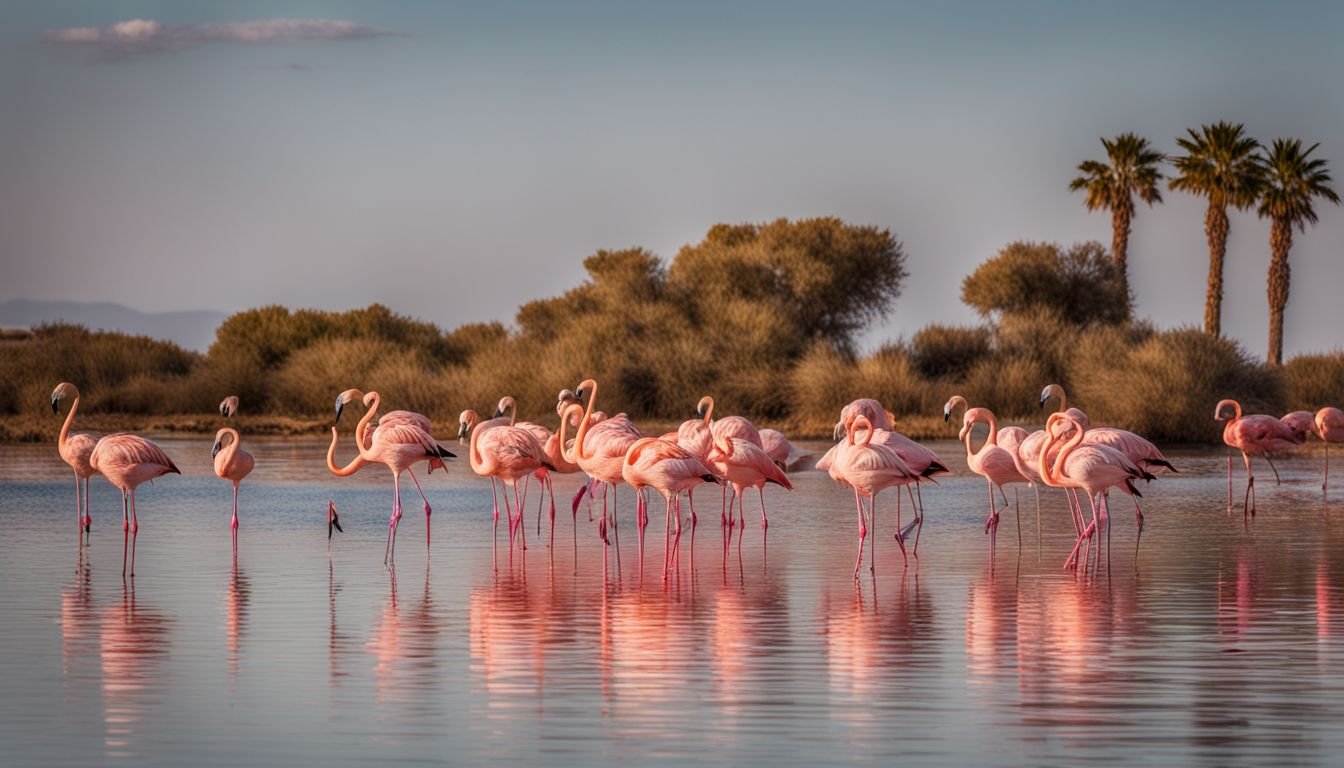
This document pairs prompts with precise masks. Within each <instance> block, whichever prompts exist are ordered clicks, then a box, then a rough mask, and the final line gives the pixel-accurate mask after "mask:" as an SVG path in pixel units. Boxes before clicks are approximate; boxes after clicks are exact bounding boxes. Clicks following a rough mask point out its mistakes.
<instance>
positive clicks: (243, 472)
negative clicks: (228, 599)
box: [210, 427, 255, 557]
mask: <svg viewBox="0 0 1344 768" xmlns="http://www.w3.org/2000/svg"><path fill="white" fill-rule="evenodd" d="M226 437H227V438H229V443H228V444H227V445H225V444H224V438H226ZM210 455H211V456H212V457H213V458H214V460H215V477H218V478H220V479H221V480H228V481H229V482H231V483H233V520H232V521H231V522H230V523H229V527H231V528H232V529H233V553H234V556H235V557H236V556H237V554H238V484H239V483H241V482H242V481H243V478H245V477H247V476H248V474H249V473H251V472H252V467H253V466H255V462H254V461H253V460H252V454H250V453H248V452H247V451H245V450H243V449H242V446H240V445H239V443H238V430H236V429H234V428H233V427H224V428H222V429H220V430H219V431H218V432H216V433H215V445H214V447H213V448H211V449H210Z"/></svg>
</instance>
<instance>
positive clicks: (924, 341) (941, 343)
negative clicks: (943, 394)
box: [910, 325, 992, 379]
mask: <svg viewBox="0 0 1344 768" xmlns="http://www.w3.org/2000/svg"><path fill="white" fill-rule="evenodd" d="M991 342H992V338H991V336H990V332H989V329H987V328H984V327H975V328H967V327H959V326H952V325H926V326H924V327H923V328H921V329H920V330H919V331H918V332H917V333H916V334H915V335H914V337H913V338H912V339H910V361H911V363H912V364H913V365H914V367H915V370H916V371H918V372H919V374H920V375H921V376H923V377H924V378H927V379H937V378H961V377H962V376H965V375H966V373H967V372H968V371H970V370H971V368H972V367H973V366H974V365H975V364H976V363H977V362H979V361H981V360H983V359H985V358H986V357H988V356H989V352H990V344H991Z"/></svg>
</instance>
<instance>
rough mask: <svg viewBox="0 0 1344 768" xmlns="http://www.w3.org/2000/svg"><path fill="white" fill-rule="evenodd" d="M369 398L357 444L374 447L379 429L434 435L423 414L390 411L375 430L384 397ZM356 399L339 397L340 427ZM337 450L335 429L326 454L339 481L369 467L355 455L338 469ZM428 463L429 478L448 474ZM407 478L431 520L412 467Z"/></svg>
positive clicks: (437, 463)
mask: <svg viewBox="0 0 1344 768" xmlns="http://www.w3.org/2000/svg"><path fill="white" fill-rule="evenodd" d="M369 394H370V395H371V396H372V398H373V402H372V405H371V406H370V408H369V412H368V414H366V415H368V416H369V419H365V420H361V421H360V424H363V425H364V426H363V428H361V429H357V430H356V431H355V442H356V443H357V444H361V445H363V446H364V447H365V448H370V447H372V446H373V436H374V433H376V432H377V431H378V429H377V428H378V427H383V426H387V427H394V426H398V425H402V424H406V425H410V426H412V427H415V428H416V429H419V430H421V431H423V432H424V433H425V434H427V435H431V436H432V435H433V434H434V429H433V427H432V426H431V425H430V421H429V417H428V416H425V415H424V414H420V413H416V412H415V411H388V412H387V413H385V414H383V415H382V416H380V417H378V424H377V425H376V426H375V425H374V424H373V423H372V417H373V415H374V414H376V413H377V412H378V406H379V405H380V404H381V403H382V396H381V395H379V394H378V393H377V392H370V393H369ZM357 399H359V400H363V399H365V395H364V393H363V392H361V391H359V390H358V389H347V390H345V391H344V392H342V393H341V394H339V395H337V396H336V422H337V423H340V420H341V413H343V412H344V410H345V406H346V405H348V404H349V403H351V402H353V401H355V400H357ZM235 400H236V398H235ZM234 407H235V408H236V407H237V403H236V402H235V403H234ZM220 412H221V413H223V404H222V403H221V404H220ZM335 447H336V435H335V430H334V429H333V430H332V444H331V447H330V448H328V450H327V469H328V470H329V471H330V472H331V473H332V474H334V475H336V476H338V477H349V476H350V475H352V474H354V473H355V472H358V471H359V470H360V469H362V468H363V467H364V465H365V464H368V463H369V462H367V461H365V460H364V459H363V458H362V457H361V456H360V455H359V454H356V455H355V457H354V458H353V459H351V460H350V463H349V464H347V465H345V466H344V467H340V468H338V467H337V466H336V463H335V451H334V449H335ZM425 459H426V460H427V461H428V462H429V474H431V475H432V474H434V469H435V468H436V467H437V468H439V469H442V470H443V471H445V472H447V471H448V468H447V467H446V466H444V463H443V458H442V457H440V456H426V457H425ZM406 474H408V475H410V476H411V482H412V483H414V484H415V490H417V491H419V493H420V498H421V500H422V501H424V503H425V517H426V518H428V517H429V515H430V513H431V512H432V511H433V510H432V509H431V508H430V506H429V497H427V496H425V491H424V489H423V488H421V487H420V480H419V479H418V478H417V477H416V476H415V469H414V468H413V467H407V468H406ZM426 535H428V528H426Z"/></svg>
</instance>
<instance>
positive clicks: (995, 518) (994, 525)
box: [985, 478, 999, 539]
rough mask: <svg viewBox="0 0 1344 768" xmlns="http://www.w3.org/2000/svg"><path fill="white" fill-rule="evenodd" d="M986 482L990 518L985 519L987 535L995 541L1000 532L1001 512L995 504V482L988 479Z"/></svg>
mask: <svg viewBox="0 0 1344 768" xmlns="http://www.w3.org/2000/svg"><path fill="white" fill-rule="evenodd" d="M985 482H986V483H987V484H988V485H989V516H988V517H986V518H985V533H988V534H990V538H991V539H993V538H994V534H995V533H997V532H998V530H999V510H998V508H997V507H996V506H995V504H994V481H993V480H990V479H988V478H986V479H985Z"/></svg>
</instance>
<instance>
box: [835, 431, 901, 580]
mask: <svg viewBox="0 0 1344 768" xmlns="http://www.w3.org/2000/svg"><path fill="white" fill-rule="evenodd" d="M851 416H852V417H851V418H849V419H848V422H849V423H848V424H847V425H846V428H845V439H844V441H842V442H841V443H839V444H838V445H837V446H836V447H835V449H834V450H835V453H834V454H832V455H831V459H830V461H829V462H828V472H830V474H831V477H832V479H835V480H836V481H837V482H840V483H842V484H844V485H848V486H849V487H851V488H853V489H854V506H855V507H856V514H857V515H858V521H859V551H858V556H857V557H856V558H855V560H854V578H856V579H857V578H858V577H859V570H860V568H861V567H862V566H863V540H864V538H865V537H866V536H867V535H868V527H869V524H870V523H871V525H872V527H873V534H874V535H873V556H872V558H871V561H870V563H869V570H870V571H872V572H876V560H877V535H876V534H877V494H879V493H881V492H882V491H883V490H884V489H886V488H890V487H892V486H899V485H906V484H909V483H914V482H918V480H919V477H920V476H919V474H918V473H916V472H915V471H914V470H912V469H911V468H910V466H909V465H907V464H906V463H905V461H904V460H903V459H902V458H901V457H900V454H898V453H897V452H896V451H895V449H893V448H892V447H891V446H888V445H883V444H881V443H874V442H873V436H874V434H875V432H876V430H875V429H874V427H873V424H872V422H871V421H869V419H868V417H867V416H864V415H861V414H854V413H851ZM860 431H861V432H862V433H863V441H862V442H858V440H857V438H856V435H857V434H858V433H859V432H860ZM864 496H866V497H868V499H869V500H870V501H869V505H870V507H871V511H867V510H865V509H864V507H863V498H862V497H864ZM897 502H898V503H899V495H898V497H897ZM921 522H923V519H922V517H921V515H919V514H918V513H916V515H915V519H914V520H913V521H911V522H910V524H909V525H908V526H906V527H905V528H904V529H900V530H898V531H897V532H896V543H897V544H899V545H900V547H901V557H902V558H903V559H905V562H906V565H909V558H908V557H907V556H906V551H905V540H906V538H907V537H909V535H910V531H911V530H912V529H913V528H914V527H915V526H916V525H919V524H920V523H921ZM898 524H899V523H898Z"/></svg>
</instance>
